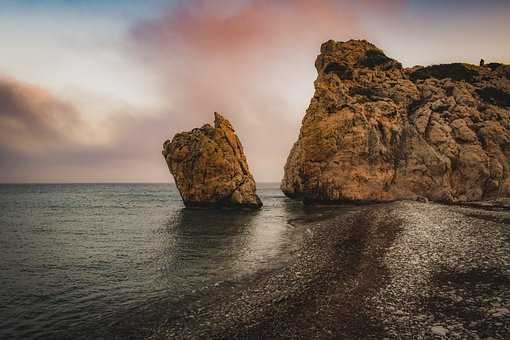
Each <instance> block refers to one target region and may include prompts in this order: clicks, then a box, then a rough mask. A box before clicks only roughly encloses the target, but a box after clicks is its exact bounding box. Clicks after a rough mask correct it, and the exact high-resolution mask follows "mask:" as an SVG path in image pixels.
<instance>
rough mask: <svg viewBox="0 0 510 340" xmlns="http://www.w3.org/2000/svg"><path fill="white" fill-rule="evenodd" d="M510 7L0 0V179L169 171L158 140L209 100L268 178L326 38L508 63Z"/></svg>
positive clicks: (285, 148)
mask: <svg viewBox="0 0 510 340" xmlns="http://www.w3.org/2000/svg"><path fill="white" fill-rule="evenodd" d="M509 18H510V2H508V1H469V0H468V1H453V0H450V1H448V0H442V1H403V0H402V1H377V0H361V1H354V0H353V1H334V0H310V1H305V0H295V1H291V0H281V1H278V0H272V1H271V0H251V1H250V0H238V1H234V0H232V1H228V0H219V1H199V0H196V1H195V0H187V1H163V0H152V1H151V0H146V1H135V0H133V1H128V0H75V1H67V0H0V41H1V42H2V43H1V44H0V182H168V181H170V180H172V179H171V176H170V175H169V173H168V170H167V167H166V164H165V162H164V160H163V157H162V156H161V148H162V143H163V142H164V140H166V139H168V138H171V137H172V136H173V135H174V134H175V133H176V132H178V131H183V130H190V129H192V128H194V127H199V126H201V125H203V124H204V123H206V122H210V121H212V119H213V112H214V111H219V112H223V113H224V115H225V116H226V117H227V118H229V119H230V120H231V122H232V124H233V125H234V127H235V128H236V130H237V133H238V135H239V137H240V139H241V141H242V143H243V145H244V149H245V153H246V155H247V158H248V161H249V163H250V167H251V170H252V172H253V174H254V176H255V179H256V180H257V181H259V182H268V181H271V182H277V181H280V179H281V177H282V174H283V165H284V162H285V159H286V157H287V155H288V152H289V150H290V148H291V146H292V143H293V142H294V141H295V140H296V139H297V135H298V132H299V126H300V122H301V119H302V117H303V115H304V112H305V110H306V107H307V106H308V103H309V101H310V98H311V96H312V94H313V80H314V79H315V77H316V71H315V68H314V60H315V57H316V55H317V54H318V53H319V48H320V44H321V43H322V42H324V41H326V40H328V39H335V40H348V39H351V38H356V39H367V40H369V41H371V42H373V43H374V44H376V45H377V46H379V47H381V48H382V49H383V50H384V51H385V52H386V54H387V55H388V56H390V57H392V58H395V59H398V60H399V61H401V62H402V63H403V64H404V66H406V67H407V66H413V65H416V64H421V65H427V64H432V63H445V62H452V61H462V62H469V63H476V64H477V63H478V61H479V60H480V58H482V57H483V58H484V59H485V60H486V61H488V62H490V61H499V62H504V63H510V44H509V43H508V40H509V35H510V20H509Z"/></svg>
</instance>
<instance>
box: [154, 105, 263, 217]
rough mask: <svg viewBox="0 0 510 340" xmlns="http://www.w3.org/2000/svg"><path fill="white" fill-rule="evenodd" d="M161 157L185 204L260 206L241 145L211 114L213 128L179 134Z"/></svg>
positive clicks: (217, 116)
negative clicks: (163, 158)
mask: <svg viewBox="0 0 510 340" xmlns="http://www.w3.org/2000/svg"><path fill="white" fill-rule="evenodd" d="M163 156H164V157H165V160H166V162H167V164H168V168H169V170H170V172H171V173H172V175H173V176H174V179H175V183H176V185H177V188H178V189H179V192H180V193H181V197H182V199H183V201H184V204H185V205H186V206H187V207H230V208H236V207H237V208H260V207H261V206H262V202H261V201H260V199H259V197H258V196H257V195H256V194H255V190H256V187H255V181H254V179H253V176H252V175H251V173H250V170H249V168H248V163H247V162H246V157H245V156H244V152H243V147H242V145H241V142H240V141H239V138H237V135H236V133H235V131H234V129H233V128H232V125H231V124H230V122H229V121H228V120H226V119H225V118H223V116H221V114H219V113H216V112H215V113H214V127H212V126H211V125H209V124H205V125H204V126H202V127H201V128H199V129H193V130H192V131H190V132H183V133H179V134H177V135H175V136H174V138H173V139H172V141H170V140H167V141H166V142H165V143H164V144H163Z"/></svg>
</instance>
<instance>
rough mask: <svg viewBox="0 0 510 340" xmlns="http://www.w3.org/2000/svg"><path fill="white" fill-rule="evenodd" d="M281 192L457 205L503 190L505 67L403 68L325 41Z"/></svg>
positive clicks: (507, 137)
mask: <svg viewBox="0 0 510 340" xmlns="http://www.w3.org/2000/svg"><path fill="white" fill-rule="evenodd" d="M315 67H316V68H317V71H318V77H317V80H316V81H315V94H314V96H313V98H312V100H311V103H310V106H309V107H308V109H307V111H306V115H305V117H304V118H303V122H302V127H301V131H300V134H299V139H298V141H297V142H296V143H295V144H294V146H293V148H292V150H291V152H290V154H289V156H288V159H287V163H286V165H285V174H284V178H283V180H282V184H281V188H282V190H283V191H284V193H285V194H286V195H287V196H290V197H295V198H300V199H303V201H305V202H324V203H327V202H339V201H390V200H398V199H423V200H425V199H430V200H433V201H441V202H464V201H478V200H485V199H494V198H498V197H502V196H508V194H509V192H510V179H509V171H510V165H509V156H510V117H509V114H510V67H509V66H506V65H502V64H496V63H491V64H484V65H483V66H474V65H469V64H461V63H454V64H445V65H434V66H429V67H421V66H416V67H413V68H411V69H403V68H402V65H401V64H400V63H399V62H397V61H395V60H393V59H391V58H389V57H387V56H386V55H385V54H384V53H383V52H382V51H381V50H380V49H378V48H377V47H376V46H374V45H372V44H371V43H369V42H367V41H357V40H350V41H347V42H335V41H332V40H330V41H328V42H326V43H324V44H323V45H322V46H321V54H320V55H319V56H318V57H317V60H316V62H315Z"/></svg>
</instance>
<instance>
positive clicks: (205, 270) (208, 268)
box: [157, 196, 302, 291]
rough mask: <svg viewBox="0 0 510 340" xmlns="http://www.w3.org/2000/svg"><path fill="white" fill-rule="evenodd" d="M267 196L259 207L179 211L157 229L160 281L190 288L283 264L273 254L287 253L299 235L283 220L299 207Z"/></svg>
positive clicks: (180, 289)
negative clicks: (258, 209)
mask: <svg viewBox="0 0 510 340" xmlns="http://www.w3.org/2000/svg"><path fill="white" fill-rule="evenodd" d="M266 200H267V202H266V207H264V208H263V209H262V210H260V211H234V210H232V211H228V210H226V211H220V210H190V209H182V210H179V211H177V212H176V213H175V214H174V215H173V216H172V217H171V218H170V219H169V220H168V221H167V222H166V224H165V226H164V227H163V228H161V229H160V230H159V231H158V233H159V234H160V235H159V237H160V239H161V244H160V248H161V251H160V253H159V256H158V259H157V261H158V263H159V265H158V271H159V273H158V275H157V277H158V280H160V282H159V283H160V284H166V285H167V288H168V289H172V290H179V291H186V290H193V289H195V288H196V287H198V286H203V285H204V284H208V283H210V284H213V283H217V282H221V281H226V280H230V279H233V278H236V277H239V276H241V275H243V274H246V273H249V272H252V271H254V270H257V269H260V268H263V267H269V266H273V265H275V264H276V262H279V263H281V262H282V258H278V260H275V257H277V256H280V255H282V254H284V253H289V252H290V250H291V249H292V248H293V247H295V246H296V245H297V242H296V241H297V240H298V239H299V238H300V237H301V234H300V233H299V232H296V230H295V229H296V227H294V226H292V225H291V224H289V223H287V221H288V220H291V219H292V218H295V217H296V216H297V215H299V214H300V213H302V208H298V207H296V204H295V202H291V201H288V203H286V202H282V199H281V196H275V197H273V198H272V197H266ZM273 201H274V202H273Z"/></svg>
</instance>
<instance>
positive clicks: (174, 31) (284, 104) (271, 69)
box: [133, 0, 364, 181]
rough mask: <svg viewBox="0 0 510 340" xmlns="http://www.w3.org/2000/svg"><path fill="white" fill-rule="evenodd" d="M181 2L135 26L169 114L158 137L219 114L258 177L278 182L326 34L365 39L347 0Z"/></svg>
mask: <svg viewBox="0 0 510 340" xmlns="http://www.w3.org/2000/svg"><path fill="white" fill-rule="evenodd" d="M220 4H221V5H218V2H214V5H213V4H212V2H209V1H184V2H182V3H180V5H179V6H177V7H173V8H172V9H171V10H169V11H168V12H167V13H163V14H162V15H161V16H160V17H159V18H157V19H154V20H150V21H145V22H143V23H141V24H139V25H137V26H136V27H135V28H134V30H133V37H134V41H135V47H136V50H137V51H138V53H139V55H140V57H142V58H144V60H145V61H146V62H147V63H148V65H149V67H152V69H153V70H155V71H156V72H158V73H159V74H160V76H161V79H162V85H163V87H162V88H163V91H165V94H166V96H167V98H168V103H169V105H170V107H171V108H172V111H173V112H175V114H173V115H172V117H171V118H172V121H173V122H174V123H173V126H170V127H169V134H168V135H167V136H165V138H169V137H171V135H172V134H174V133H176V132H178V131H180V130H187V129H191V128H193V127H196V126H200V125H202V124H203V123H205V122H209V121H210V120H211V117H212V112H213V111H220V112H223V113H224V114H225V115H226V116H227V117H228V118H229V119H231V121H232V123H233V124H234V126H235V128H236V130H237V132H238V134H239V136H240V138H241V141H242V142H243V144H244V145H245V149H246V153H247V157H248V160H249V162H250V164H251V168H252V170H253V171H254V174H255V178H256V180H259V181H268V180H272V181H278V180H279V178H280V176H281V175H282V172H283V164H284V162H285V159H286V156H287V154H288V151H289V149H290V147H291V145H292V143H293V142H294V141H295V139H296V137H297V134H298V129H299V123H300V120H301V117H302V115H303V113H304V111H305V109H306V106H307V104H308V102H309V100H310V98H311V95H312V94H313V80H314V78H315V68H314V61H315V56H316V55H317V54H318V52H319V48H320V44H321V43H322V42H324V41H326V40H328V39H331V38H334V39H337V40H344V39H345V40H346V39H350V38H363V37H364V32H363V30H362V28H361V24H360V22H359V16H358V13H357V11H358V10H359V7H356V6H355V5H354V4H353V3H350V2H343V3H342V2H337V1H332V0H317V1H305V0H296V1H290V0H289V1H270V0H260V1H244V2H242V4H241V5H240V4H239V2H238V1H222V2H220Z"/></svg>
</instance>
